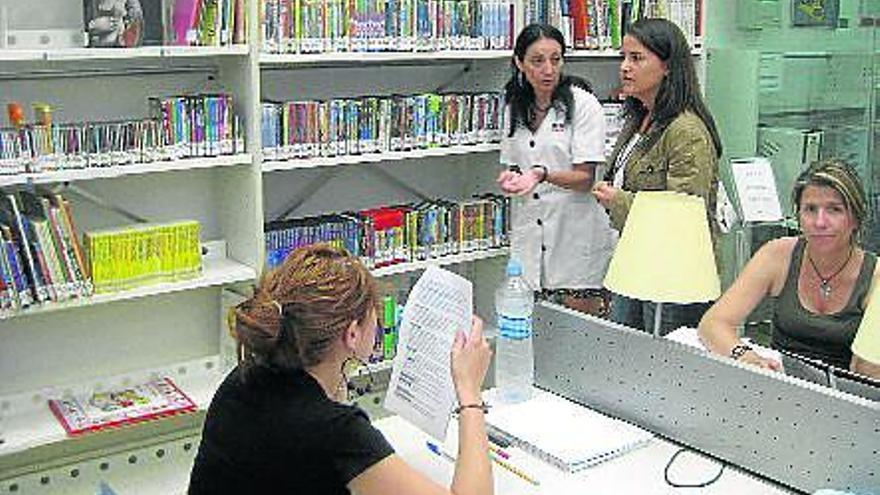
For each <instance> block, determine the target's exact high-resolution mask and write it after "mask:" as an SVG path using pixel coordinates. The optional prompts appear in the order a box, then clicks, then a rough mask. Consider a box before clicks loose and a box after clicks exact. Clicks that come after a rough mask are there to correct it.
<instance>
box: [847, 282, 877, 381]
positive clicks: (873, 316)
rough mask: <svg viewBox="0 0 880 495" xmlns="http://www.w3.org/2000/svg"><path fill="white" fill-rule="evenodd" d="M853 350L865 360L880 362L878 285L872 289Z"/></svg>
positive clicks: (874, 362)
mask: <svg viewBox="0 0 880 495" xmlns="http://www.w3.org/2000/svg"><path fill="white" fill-rule="evenodd" d="M852 351H853V354H855V355H856V356H858V357H860V358H862V359H864V360H865V361H868V362H870V363H873V364H880V290H878V289H877V288H876V287H875V288H873V289H872V290H871V294H870V296H869V299H868V307H867V308H866V309H865V314H864V316H862V323H861V324H860V325H859V331H858V333H856V338H855V340H853V343H852Z"/></svg>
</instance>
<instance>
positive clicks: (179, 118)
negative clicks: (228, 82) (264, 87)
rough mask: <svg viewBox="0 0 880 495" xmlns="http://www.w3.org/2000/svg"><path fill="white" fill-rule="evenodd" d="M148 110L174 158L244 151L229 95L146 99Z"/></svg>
mask: <svg viewBox="0 0 880 495" xmlns="http://www.w3.org/2000/svg"><path fill="white" fill-rule="evenodd" d="M150 110H151V113H152V115H151V116H152V118H153V119H154V120H157V121H158V122H159V123H160V124H161V136H162V142H163V144H164V145H165V146H166V147H167V148H169V149H170V152H171V157H172V158H174V159H176V158H187V157H199V156H217V155H230V154H234V153H242V152H244V131H243V126H242V125H241V121H240V119H239V117H238V115H236V114H235V107H234V106H233V102H232V96H231V95H228V94H203V95H184V96H171V97H167V98H150Z"/></svg>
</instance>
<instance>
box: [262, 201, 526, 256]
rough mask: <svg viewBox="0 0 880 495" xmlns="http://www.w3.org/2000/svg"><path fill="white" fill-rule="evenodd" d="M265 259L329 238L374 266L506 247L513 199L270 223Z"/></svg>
mask: <svg viewBox="0 0 880 495" xmlns="http://www.w3.org/2000/svg"><path fill="white" fill-rule="evenodd" d="M265 231H266V262H267V264H268V266H269V267H270V268H272V267H275V266H277V265H279V264H281V262H282V261H284V259H285V258H286V257H287V255H288V254H289V253H290V252H291V251H292V250H294V249H296V248H298V247H300V246H306V245H309V244H315V243H318V242H327V243H331V244H334V245H337V246H341V247H344V248H346V249H348V251H349V252H351V253H353V254H355V255H358V256H360V258H361V260H362V261H363V262H364V264H366V265H367V266H369V267H371V268H380V267H383V266H388V265H393V264H397V263H405V262H412V261H419V260H426V259H431V258H438V257H442V256H448V255H453V254H459V253H465V252H472V251H480V250H486V249H491V248H497V247H502V246H506V245H508V243H509V238H508V235H509V232H510V200H509V198H506V197H504V196H499V195H495V194H486V195H483V196H480V197H478V198H475V199H473V200H470V201H464V202H454V201H449V200H434V201H426V202H422V203H414V204H407V205H402V206H394V207H382V208H376V209H370V210H363V211H359V212H350V213H342V214H333V215H322V216H318V217H308V218H299V219H292V220H281V221H274V222H269V223H268V224H267V225H266V229H265Z"/></svg>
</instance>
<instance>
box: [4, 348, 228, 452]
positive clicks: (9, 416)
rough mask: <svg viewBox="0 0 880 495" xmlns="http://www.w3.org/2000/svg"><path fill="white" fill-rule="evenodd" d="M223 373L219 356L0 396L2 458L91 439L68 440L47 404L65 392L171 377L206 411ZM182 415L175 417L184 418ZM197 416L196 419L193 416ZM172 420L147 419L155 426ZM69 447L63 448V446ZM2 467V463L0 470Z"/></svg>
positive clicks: (119, 432)
mask: <svg viewBox="0 0 880 495" xmlns="http://www.w3.org/2000/svg"><path fill="white" fill-rule="evenodd" d="M224 373H225V371H224V370H222V369H221V368H220V359H219V356H216V355H214V356H207V357H204V358H201V359H195V360H191V361H185V362H178V363H169V364H168V365H166V366H164V367H160V368H153V369H146V370H136V371H133V372H130V373H126V374H121V375H115V376H107V377H101V378H100V379H94V380H90V381H83V382H77V383H66V384H63V385H58V386H53V387H46V388H42V389H36V390H28V391H25V392H22V393H19V394H15V395H10V396H5V397H0V404H2V405H3V409H4V415H3V417H2V419H0V426H2V427H3V431H5V432H6V433H4V435H3V440H4V442H3V443H2V444H0V457H3V456H8V455H9V454H15V453H21V452H24V451H27V450H29V449H34V448H38V447H39V448H45V447H47V446H53V445H55V446H59V448H65V449H76V448H77V447H76V446H75V445H73V444H75V443H77V442H78V441H79V440H81V439H86V438H87V437H89V436H90V435H83V436H82V437H69V436H68V435H67V432H65V431H64V428H63V427H62V426H61V423H59V422H58V420H57V419H56V418H55V416H54V415H53V414H52V412H51V411H50V410H49V408H48V407H47V406H46V404H47V401H48V400H49V399H57V398H60V397H62V396H64V395H65V394H67V395H69V394H76V393H83V392H85V391H94V390H109V389H112V388H118V387H124V386H129V385H132V384H136V383H140V382H144V381H146V380H150V379H153V378H171V379H172V380H173V381H174V383H175V385H177V386H178V387H179V388H180V389H181V390H182V391H183V392H184V393H185V394H186V395H187V396H188V397H189V398H190V399H192V400H193V402H195V403H196V404H197V406H198V410H200V411H202V412H204V411H205V410H206V409H207V407H208V405H209V404H210V402H211V398H212V397H213V396H214V391H216V390H217V387H218V386H219V384H220V382H221V381H222V380H223V377H224ZM187 414H191V413H186V414H183V415H180V416H178V417H177V418H176V419H179V418H181V417H184V416H186V415H187ZM194 416H195V415H194ZM168 419H170V418H164V419H154V420H150V423H152V424H153V425H154V426H156V424H157V423H161V422H162V421H166V420H168ZM194 419H195V418H194ZM136 428H138V424H133V425H128V426H121V427H118V428H111V429H108V430H106V431H102V432H98V433H97V434H94V435H91V436H93V437H104V438H100V440H101V441H102V443H107V442H108V441H109V440H110V439H109V438H107V437H111V436H117V437H124V436H126V435H127V434H129V433H131V431H130V430H132V429H136ZM64 444H67V446H66V447H61V446H62V445H64ZM2 465H3V464H2V463H0V466H2Z"/></svg>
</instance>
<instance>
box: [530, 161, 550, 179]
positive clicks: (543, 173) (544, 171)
mask: <svg viewBox="0 0 880 495" xmlns="http://www.w3.org/2000/svg"><path fill="white" fill-rule="evenodd" d="M532 168H537V169H539V170H540V171H541V179H540V180H538V184H540V183H542V182H545V181H546V180H547V174H549V173H550V172H549V171H548V170H547V167H545V166H544V165H532Z"/></svg>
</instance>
